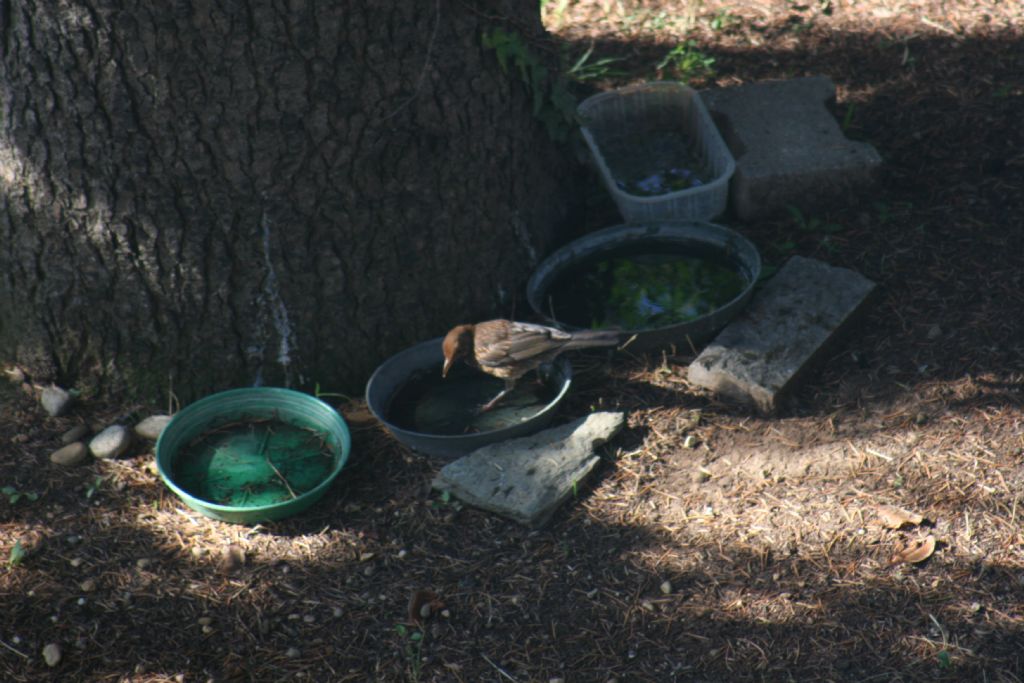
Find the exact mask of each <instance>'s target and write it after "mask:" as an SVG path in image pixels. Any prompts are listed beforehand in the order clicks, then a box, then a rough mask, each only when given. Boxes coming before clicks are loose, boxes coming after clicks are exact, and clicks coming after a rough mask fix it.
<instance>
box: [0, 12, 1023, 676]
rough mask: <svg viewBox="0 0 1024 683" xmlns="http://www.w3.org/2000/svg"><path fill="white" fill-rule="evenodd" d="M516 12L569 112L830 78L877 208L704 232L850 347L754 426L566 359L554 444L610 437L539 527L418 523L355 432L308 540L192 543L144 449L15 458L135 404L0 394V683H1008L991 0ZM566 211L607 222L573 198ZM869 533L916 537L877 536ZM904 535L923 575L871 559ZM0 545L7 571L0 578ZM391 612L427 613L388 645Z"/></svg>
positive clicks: (997, 49) (1016, 502)
mask: <svg viewBox="0 0 1024 683" xmlns="http://www.w3.org/2000/svg"><path fill="white" fill-rule="evenodd" d="M544 12H545V19H546V22H547V24H548V26H549V27H550V28H551V29H552V31H553V33H554V34H555V36H556V38H557V39H558V40H559V41H562V42H564V43H565V45H566V49H567V50H568V53H569V54H570V56H572V57H575V56H579V55H581V54H582V53H583V52H584V51H585V50H586V49H588V47H589V46H590V45H591V44H592V45H593V46H594V50H593V53H592V54H591V56H590V58H589V59H588V62H587V63H588V64H589V65H590V69H591V70H590V71H589V72H588V75H589V76H591V80H590V81H588V84H589V85H590V86H591V87H597V88H606V87H613V86H615V85H620V84H625V83H629V82H634V81H638V80H644V79H650V78H653V77H656V76H657V75H658V74H657V72H656V71H657V70H656V68H655V67H656V66H657V65H658V64H659V63H660V62H661V61H662V60H663V58H664V57H665V56H666V55H667V54H668V53H669V51H671V50H672V49H673V48H675V47H676V46H678V45H683V46H684V48H683V49H681V50H679V51H677V56H678V57H679V58H680V59H677V60H675V61H671V62H670V63H668V64H666V65H664V66H663V67H662V74H661V75H662V76H664V77H666V78H674V77H680V76H687V77H691V78H692V82H693V83H694V84H695V85H697V86H699V87H716V86H730V85H736V84H740V83H745V82H750V81H755V80H760V79H768V78H786V77H794V76H803V75H825V76H829V77H830V78H832V79H833V80H834V82H835V83H836V84H837V87H838V96H837V104H836V115H837V117H839V118H840V119H841V120H842V121H843V122H844V125H845V127H846V131H847V134H848V135H850V136H851V137H853V138H856V139H861V140H866V141H869V142H870V143H872V144H873V145H874V146H875V147H876V148H877V149H878V150H879V152H880V153H881V154H882V156H883V158H884V160H885V166H884V171H883V176H882V179H881V183H880V186H879V188H878V189H877V190H876V191H875V192H874V193H872V194H871V195H870V196H865V197H863V198H862V200H861V201H859V202H857V203H855V204H852V205H847V206H836V207H834V209H833V210H831V211H828V212H822V213H821V214H818V215H814V216H803V217H802V219H798V218H796V217H792V216H782V217H779V218H778V219H775V220H766V221H759V222H754V223H745V224H740V223H738V222H735V221H731V222H730V221H729V220H728V219H727V220H724V221H723V222H727V223H728V224H730V225H731V226H732V227H735V228H737V229H739V230H742V231H743V232H744V233H745V234H746V235H747V236H749V237H750V238H751V239H752V240H753V241H755V242H756V243H757V245H758V247H759V248H760V249H761V251H762V254H763V255H764V258H765V260H766V261H767V262H768V263H769V264H775V265H778V264H781V263H783V262H784V261H785V259H786V257H788V256H789V255H790V254H801V255H804V256H810V257H814V258H818V259H821V260H825V261H827V262H829V263H832V264H835V265H839V266H845V267H849V268H853V269H855V270H857V271H859V272H861V273H863V274H864V275H866V276H867V277H869V278H871V279H873V280H875V281H876V282H877V283H878V284H879V286H880V290H881V295H880V296H879V297H878V298H877V300H876V302H875V304H874V306H873V307H872V308H871V310H870V311H869V313H868V315H867V317H866V319H865V321H864V323H863V324H862V326H861V327H859V328H858V329H857V330H856V331H855V332H854V334H853V335H852V336H851V337H850V338H849V339H848V340H847V341H846V342H845V344H844V345H843V346H841V347H840V348H838V349H837V351H836V352H835V353H834V354H833V355H832V356H831V357H830V358H828V359H827V361H826V362H825V363H824V364H823V365H822V367H821V368H820V369H819V370H818V371H817V372H816V373H814V374H813V375H811V376H810V377H809V378H808V379H807V381H806V383H805V384H804V385H803V386H802V387H801V388H800V389H799V390H798V391H797V392H796V393H795V395H794V396H793V397H792V399H791V400H790V401H789V402H788V404H787V405H786V406H785V409H784V410H783V411H782V412H781V414H779V415H778V416H776V417H773V418H764V417H759V416H757V415H755V414H753V413H751V412H749V411H747V410H745V409H742V408H737V407H736V406H733V405H730V404H727V403H721V402H718V401H716V400H715V399H714V398H713V397H711V396H709V395H706V394H705V393H702V392H701V391H699V390H697V389H695V388H694V387H691V386H689V385H688V383H687V380H686V365H687V363H688V362H689V361H690V360H691V359H692V351H690V350H684V349H676V350H675V351H674V352H673V353H669V352H666V353H664V354H661V355H659V354H651V355H648V356H629V355H620V356H618V357H616V358H615V360H614V362H609V361H608V360H607V359H606V357H605V356H603V355H601V354H597V355H581V356H578V357H576V359H575V360H576V376H577V381H576V391H575V392H574V393H573V395H572V397H571V399H570V402H569V403H570V404H569V405H568V406H567V408H566V416H572V415H577V414H582V413H583V412H586V411H588V410H590V409H592V408H598V407H601V408H610V409H619V410H624V411H626V412H627V414H628V428H627V429H626V430H625V431H624V432H623V433H622V434H620V435H619V436H618V437H617V438H616V439H615V440H614V441H613V442H612V443H610V444H608V445H607V446H606V447H604V449H603V452H602V458H603V462H602V465H601V467H600V469H599V472H598V473H597V476H596V477H594V478H593V479H592V480H591V481H590V482H589V483H588V485H587V486H585V487H583V488H581V489H580V490H579V492H578V495H577V497H576V498H575V499H574V500H572V501H571V502H570V503H569V504H568V505H567V506H566V507H565V508H564V509H562V510H561V511H559V512H558V513H557V514H556V516H555V518H554V520H553V521H552V523H551V524H550V525H549V526H548V527H547V528H546V529H544V530H542V531H529V530H526V529H524V528H521V527H519V526H516V525H515V524H513V523H511V522H507V521H504V520H502V519H500V518H497V517H494V516H491V515H488V514H485V513H482V512H478V511H475V510H472V509H469V508H461V507H460V506H458V505H454V504H452V503H451V502H450V501H449V502H446V501H444V500H442V499H440V498H439V497H438V496H437V495H436V494H432V493H431V492H430V489H429V482H430V480H431V477H432V474H433V473H434V472H435V471H436V470H437V469H438V467H439V464H438V463H435V462H431V461H429V460H426V459H424V458H422V457H420V456H417V455H414V454H412V453H410V452H408V451H406V450H404V449H403V448H402V447H400V446H398V445H396V444H395V443H394V442H393V441H392V440H391V439H390V438H389V437H388V435H387V434H386V433H384V432H383V431H382V430H381V429H380V428H378V427H376V426H374V425H373V424H369V423H360V422H353V428H354V431H353V441H354V448H353V454H352V459H351V460H350V464H349V466H348V467H346V469H345V471H344V472H343V475H342V476H341V477H340V478H339V480H338V481H337V482H336V484H335V485H334V487H333V489H332V490H331V492H330V493H329V494H328V496H327V498H326V499H325V500H324V501H322V502H321V503H320V504H318V505H316V506H315V507H314V508H312V509H310V510H309V511H308V512H306V513H304V514H302V515H300V516H297V517H295V518H293V519H290V520H287V521H284V522H279V523H275V524H267V525H263V526H257V527H252V528H250V527H243V526H233V525H228V524H222V523H218V522H214V521H210V520H207V519H206V518H203V517H201V516H198V515H197V514H195V513H193V512H191V511H190V510H188V509H186V508H185V507H184V506H183V505H182V504H181V503H180V502H179V501H178V500H177V499H176V498H175V497H174V496H173V495H171V494H170V493H169V491H168V490H167V489H166V488H165V487H164V486H163V485H162V484H161V483H160V482H159V480H158V479H157V478H156V477H155V476H154V474H153V472H152V469H151V462H152V455H151V450H150V449H148V448H146V447H145V446H142V447H138V448H136V449H135V450H133V451H132V453H131V454H130V455H129V456H127V457H124V458H121V459H118V460H116V461H111V462H106V461H105V462H91V463H89V464H87V465H83V466H81V467H78V468H73V469H61V468H58V467H57V466H55V465H52V464H50V462H49V460H48V454H49V453H50V452H51V451H53V450H54V449H55V448H57V447H58V446H59V438H60V435H61V434H62V433H63V432H64V431H66V430H67V429H69V428H70V427H71V426H73V425H74V424H76V423H78V422H82V421H85V422H88V423H92V422H103V421H105V420H109V419H112V418H114V417H115V416H117V415H123V414H126V413H131V412H133V411H135V412H136V413H137V414H139V415H144V414H145V413H146V412H147V411H148V410H150V409H153V408H154V407H152V406H146V407H139V406H100V405H95V404H92V403H86V404H83V405H82V406H80V407H79V409H78V410H77V411H76V412H74V413H73V414H72V415H71V416H69V417H64V418H46V417H45V415H44V413H43V412H42V410H41V409H40V408H39V406H38V404H37V403H36V402H35V401H34V399H33V398H32V397H31V396H30V395H29V394H28V393H25V392H23V391H21V390H19V389H18V387H17V386H16V385H15V384H10V383H2V382H0V385H2V387H0V392H2V393H0V406H2V414H0V444H2V446H3V447H2V449H0V473H2V474H0V478H2V481H0V484H3V485H7V486H12V487H13V488H14V489H15V490H17V491H19V492H22V493H32V494H35V495H36V496H37V497H36V499H35V500H30V499H29V498H28V497H22V498H21V499H19V500H17V501H16V502H14V503H11V500H10V499H11V498H12V497H13V496H11V495H6V494H5V495H3V496H0V561H4V564H3V565H2V566H0V680H4V681H12V682H13V681H44V680H53V681H133V682H138V683H142V682H145V681H208V680H213V681H235V680H240V681H241V680H253V681H284V680H312V681H437V682H441V681H445V682H447V681H451V682H460V683H462V682H478V681H481V682H493V683H503V682H506V683H507V682H509V681H519V682H520V683H526V682H528V681H529V682H532V681H540V682H542V683H545V682H550V681H556V680H563V681H566V682H567V683H575V682H579V681H597V682H602V683H607V682H610V681H613V680H614V681H618V682H619V683H625V682H634V681H651V682H660V681H709V682H710V681H746V680H756V681H819V680H820V681H926V680H927V681H931V680H948V681H991V682H993V683H996V682H1002V683H1010V682H1017V681H1021V680H1022V679H1024V661H1022V658H1024V571H1022V570H1024V530H1022V529H1024V527H1022V523H1021V519H1020V517H1024V505H1022V504H1021V503H1022V501H1021V491H1022V485H1024V464H1022V463H1024V282H1022V280H1024V192H1022V188H1024V130H1022V127H1021V122H1022V121H1024V9H1022V6H1021V5H1020V4H1019V3H1014V2H1006V1H1004V2H999V1H998V0H989V1H982V0H978V1H976V2H967V1H964V2H940V1H938V0H935V1H930V0H928V1H914V0H905V1H904V0H838V1H835V2H832V1H830V0H814V1H810V2H808V3H807V4H800V2H798V1H790V2H783V1H781V0H778V1H776V0H764V1H763V2H758V1H757V0H738V1H736V2H729V3H724V2H718V1H717V0H707V1H706V2H703V3H702V4H701V3H697V4H689V5H687V4H684V3H675V4H673V3H667V2H646V3H627V2H616V1H614V0H607V1H598V0H580V1H578V2H574V1H573V0H568V1H567V2H566V1H563V0H550V1H549V2H547V3H546V4H545V6H544ZM687 41H693V42H692V43H688V42H687ZM687 46H688V47H687ZM687 55H689V56H687ZM610 58H614V59H619V60H620V61H616V62H611V63H602V62H601V60H603V59H610ZM710 60H713V61H710ZM680 70H685V73H680ZM595 186H596V185H595ZM591 211H592V215H591V220H592V222H593V223H594V224H605V225H607V224H610V223H611V222H617V220H616V219H615V217H614V215H613V214H612V213H610V208H609V206H608V205H607V202H604V203H602V202H600V201H596V202H595V203H594V206H593V207H592V209H591ZM695 411H699V412H695ZM687 436H692V437H693V438H692V439H690V440H689V446H692V447H686V443H685V442H686V437H687ZM882 505H891V506H898V507H901V508H904V509H906V510H908V511H910V512H914V513H919V514H920V515H922V516H923V517H924V518H925V519H924V520H923V521H922V522H921V523H920V524H917V525H914V524H908V525H905V526H904V528H901V529H892V528H889V527H888V526H886V525H885V524H884V515H881V514H880V513H879V511H878V510H879V506H882ZM929 535H930V536H932V537H933V538H934V539H935V540H936V549H935V551H934V554H933V555H931V557H929V558H928V559H927V560H926V561H924V562H921V563H919V564H911V563H907V562H901V561H898V560H899V558H898V557H896V556H897V555H898V553H899V552H900V550H901V548H902V547H904V545H906V544H908V543H913V542H915V541H917V540H919V539H921V538H925V537H927V536H929ZM16 542H17V543H19V544H20V545H19V547H21V548H24V549H26V550H27V551H28V554H27V556H26V557H25V558H24V559H23V560H22V561H21V562H20V563H17V564H12V563H10V562H6V560H7V559H8V558H9V557H11V555H10V553H11V549H12V548H13V547H14V546H15V543H16ZM894 558H895V559H896V560H897V561H895V562H894V561H893V560H894ZM421 591H431V592H433V593H434V594H435V595H436V596H437V599H438V601H439V603H443V606H442V604H435V609H434V610H433V612H432V613H431V615H430V616H429V617H428V618H427V619H425V620H422V623H415V622H413V621H410V618H409V614H408V613H409V606H410V601H413V602H416V603H419V602H421V601H422V597H423V595H424V594H423V593H421ZM418 606H419V605H418V604H416V605H414V610H413V611H417V609H418ZM50 643H54V644H57V645H58V646H59V647H60V649H61V653H62V657H61V661H60V662H59V663H58V664H57V665H56V666H55V667H53V668H49V667H47V665H46V664H45V663H44V661H43V657H42V651H43V649H44V646H46V645H47V644H50Z"/></svg>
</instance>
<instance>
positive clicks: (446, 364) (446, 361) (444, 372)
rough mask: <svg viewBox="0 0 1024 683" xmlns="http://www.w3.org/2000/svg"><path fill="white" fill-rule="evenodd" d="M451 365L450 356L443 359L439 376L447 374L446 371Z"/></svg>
mask: <svg viewBox="0 0 1024 683" xmlns="http://www.w3.org/2000/svg"><path fill="white" fill-rule="evenodd" d="M451 367H452V360H451V358H445V359H444V367H442V368H441V376H442V377H447V376H448V371H449V370H451Z"/></svg>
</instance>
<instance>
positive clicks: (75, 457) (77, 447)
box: [50, 441, 89, 467]
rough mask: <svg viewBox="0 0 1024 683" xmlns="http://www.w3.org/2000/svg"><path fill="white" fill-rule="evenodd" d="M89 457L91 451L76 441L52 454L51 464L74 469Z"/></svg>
mask: <svg viewBox="0 0 1024 683" xmlns="http://www.w3.org/2000/svg"><path fill="white" fill-rule="evenodd" d="M88 457H89V449H88V448H86V446H85V444H84V443H82V442H81V441H76V442H74V443H69V444H68V445H67V446H64V447H62V448H58V449H57V450H55V451H54V452H53V453H50V462H52V463H53V464H55V465H62V466H64V467H73V466H75V465H80V464H81V463H83V462H84V461H85V459H86V458H88Z"/></svg>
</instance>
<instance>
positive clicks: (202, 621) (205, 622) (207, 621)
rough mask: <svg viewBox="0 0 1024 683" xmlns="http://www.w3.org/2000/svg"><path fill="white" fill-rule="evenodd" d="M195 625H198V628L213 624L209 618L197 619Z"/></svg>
mask: <svg viewBox="0 0 1024 683" xmlns="http://www.w3.org/2000/svg"><path fill="white" fill-rule="evenodd" d="M196 623H198V624H199V625H200V626H209V625H210V624H212V623H213V619H212V618H210V617H199V618H198V619H196Z"/></svg>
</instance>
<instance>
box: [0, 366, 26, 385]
mask: <svg viewBox="0 0 1024 683" xmlns="http://www.w3.org/2000/svg"><path fill="white" fill-rule="evenodd" d="M4 373H5V374H6V375H7V379H9V380H10V381H11V383H13V384H22V383H24V381H25V379H26V377H25V371H24V370H22V369H21V368H18V367H10V368H4Z"/></svg>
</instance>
